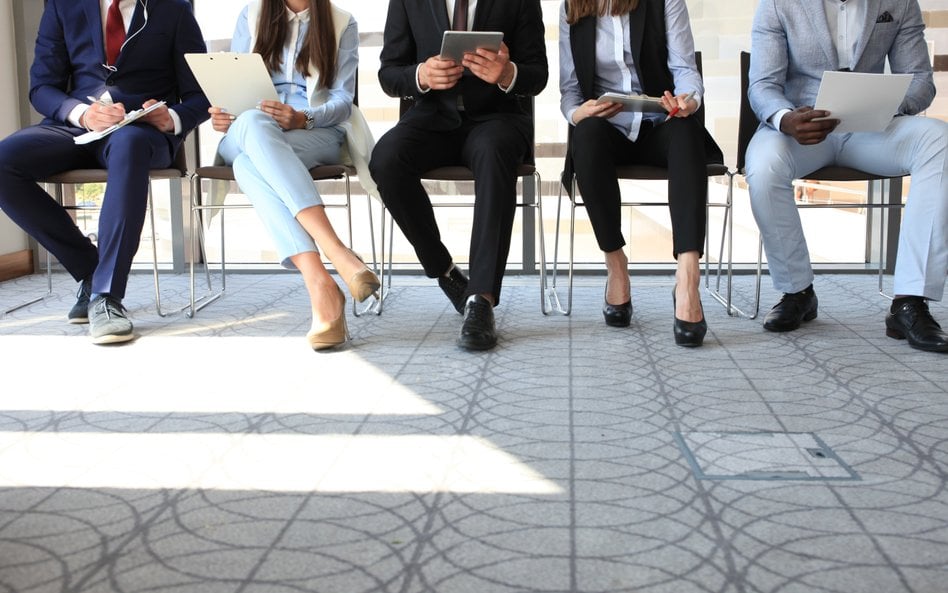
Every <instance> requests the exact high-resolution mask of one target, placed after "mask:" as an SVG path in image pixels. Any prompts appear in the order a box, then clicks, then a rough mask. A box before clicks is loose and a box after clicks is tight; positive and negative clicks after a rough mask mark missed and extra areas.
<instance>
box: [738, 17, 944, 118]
mask: <svg viewBox="0 0 948 593" xmlns="http://www.w3.org/2000/svg"><path fill="white" fill-rule="evenodd" d="M864 1H865V2H867V3H868V9H867V11H866V22H865V26H864V28H863V32H862V35H861V36H860V37H859V45H858V46H857V47H856V51H855V54H854V56H853V57H854V62H855V64H856V66H855V68H854V71H856V72H876V73H878V72H882V71H883V68H884V67H885V59H886V57H888V58H889V65H890V68H891V71H892V72H896V73H910V74H913V75H914V77H913V78H912V83H911V84H910V85H909V89H908V92H907V93H906V95H905V99H904V100H903V101H902V105H901V107H900V108H899V112H900V113H903V114H908V115H914V114H916V113H919V112H920V111H922V110H924V109H925V108H927V107H928V106H929V105H930V104H931V102H932V99H933V98H934V97H935V85H934V83H933V82H932V67H931V63H930V61H929V58H928V46H927V45H926V44H925V37H924V30H925V24H924V23H923V22H922V13H921V9H920V8H919V6H918V1H917V0H864ZM886 15H888V16H886ZM889 17H891V18H889ZM836 69H838V64H837V55H836V47H835V45H834V44H833V40H832V38H831V37H830V32H829V26H828V25H827V24H826V14H825V12H824V9H823V0H761V2H760V5H759V6H758V7H757V13H756V14H755V15H754V25H753V30H752V34H751V65H750V73H749V81H748V82H749V86H748V98H749V99H750V104H751V107H753V109H754V112H755V113H756V114H757V118H758V119H759V120H760V121H761V122H766V121H768V120H769V118H770V117H771V116H772V115H773V114H775V113H776V112H777V111H780V110H781V109H795V108H797V107H801V106H804V105H811V106H812V105H813V103H814V102H815V101H816V94H817V91H818V90H819V88H820V79H821V78H822V76H823V72H824V71H825V70H836Z"/></svg>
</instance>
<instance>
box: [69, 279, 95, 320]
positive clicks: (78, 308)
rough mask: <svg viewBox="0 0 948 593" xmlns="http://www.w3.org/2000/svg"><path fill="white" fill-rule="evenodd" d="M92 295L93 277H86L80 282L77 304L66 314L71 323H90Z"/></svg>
mask: <svg viewBox="0 0 948 593" xmlns="http://www.w3.org/2000/svg"><path fill="white" fill-rule="evenodd" d="M91 296H92V278H86V279H85V280H83V281H82V282H80V283H79V291H78V292H76V304H75V305H73V306H72V309H70V310H69V313H68V314H67V315H66V319H67V320H69V323H89V297H91Z"/></svg>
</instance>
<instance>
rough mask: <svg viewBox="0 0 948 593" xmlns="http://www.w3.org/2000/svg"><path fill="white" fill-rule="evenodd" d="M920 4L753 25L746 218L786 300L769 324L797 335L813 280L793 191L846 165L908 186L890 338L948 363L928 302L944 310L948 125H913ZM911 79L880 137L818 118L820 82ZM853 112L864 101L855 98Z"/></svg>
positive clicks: (811, 303)
mask: <svg viewBox="0 0 948 593" xmlns="http://www.w3.org/2000/svg"><path fill="white" fill-rule="evenodd" d="M924 31H925V24H924V22H923V21H922V14H921V10H920V8H919V5H918V2H917V1H916V0H859V1H852V0H850V2H848V3H847V2H845V0H821V1H815V0H814V1H809V2H800V1H799V0H764V1H762V2H761V3H760V5H759V6H758V9H757V13H756V15H755V17H754V25H753V31H752V37H751V54H752V58H751V65H750V72H749V86H748V99H749V100H750V104H751V106H752V107H753V109H754V112H755V113H756V114H757V118H758V119H759V120H760V121H761V122H763V123H761V125H760V128H759V129H758V130H757V133H756V134H755V135H754V138H753V140H752V141H751V143H750V145H749V146H748V148H747V181H748V186H749V188H750V198H751V206H752V208H753V211H754V217H755V218H756V220H757V225H758V226H759V227H760V231H761V235H762V236H763V239H764V247H765V248H766V250H767V261H768V265H769V268H770V274H771V277H772V278H773V282H774V287H775V288H776V289H777V290H779V291H781V292H783V293H784V294H783V298H781V300H780V302H779V303H777V305H776V306H775V307H774V308H773V309H772V310H771V311H770V313H769V314H768V315H767V318H766V319H765V320H764V328H765V329H767V330H769V331H777V332H782V331H792V330H795V329H797V328H798V327H800V324H801V323H803V322H805V321H810V320H812V319H815V318H816V316H817V298H816V293H815V291H814V290H813V268H812V266H811V265H810V255H809V252H808V251H807V247H806V239H805V237H804V236H803V227H802V225H801V223H800V214H799V213H798V211H797V208H796V204H795V203H794V197H793V188H792V186H791V183H792V181H793V180H794V179H797V178H800V177H803V176H805V175H806V174H807V173H811V172H813V171H815V170H817V169H819V168H821V167H824V166H828V165H841V166H844V167H852V168H854V169H859V170H862V171H866V172H868V173H873V174H875V175H881V176H886V177H893V176H899V175H911V176H912V186H911V190H910V191H909V195H908V201H907V203H906V208H905V216H904V219H903V222H902V231H901V234H900V236H899V247H898V261H897V262H896V266H895V280H894V290H895V296H896V298H895V299H894V300H893V302H892V307H891V309H890V312H889V315H888V316H887V317H886V320H885V325H886V335H888V336H889V337H892V338H897V339H907V340H908V343H909V345H910V346H912V347H913V348H917V349H920V350H928V351H934V352H948V334H946V333H945V332H944V331H942V329H941V327H940V326H939V325H938V323H937V322H936V321H935V320H934V319H933V318H932V315H931V313H930V312H929V309H928V304H927V301H928V300H936V301H937V300H941V298H942V295H943V293H944V290H945V275H946V272H948V124H946V123H945V122H942V121H939V120H935V119H929V118H925V117H913V116H915V115H917V114H918V113H920V112H921V111H922V110H924V109H925V108H927V107H928V105H930V104H931V102H932V99H933V98H934V96H935V86H934V84H933V83H932V67H931V63H930V61H929V57H928V46H927V44H926V43H925V36H924ZM887 60H888V63H889V66H890V69H891V71H892V72H894V73H906V74H911V75H912V81H911V83H910V85H909V88H908V91H907V93H906V94H905V98H904V99H903V100H902V104H901V106H900V107H899V109H898V113H896V114H892V115H894V116H896V117H893V118H892V120H891V121H890V122H889V124H888V125H887V126H886V128H885V129H884V130H882V131H879V132H852V133H839V132H835V133H834V132H833V130H834V128H835V127H836V125H837V124H838V122H839V120H836V119H833V118H832V115H833V114H831V113H828V112H827V111H824V110H817V109H813V107H812V106H813V104H814V102H815V100H816V95H817V91H818V90H819V87H820V80H821V79H822V76H823V73H824V72H825V71H827V70H851V71H853V72H870V73H882V72H883V70H884V67H885V63H886V61H887ZM853 99H854V100H856V101H858V100H859V97H854V98H853Z"/></svg>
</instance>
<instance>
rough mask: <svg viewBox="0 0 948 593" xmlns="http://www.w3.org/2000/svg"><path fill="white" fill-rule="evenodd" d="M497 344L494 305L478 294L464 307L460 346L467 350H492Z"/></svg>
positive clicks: (459, 337) (459, 338) (459, 339)
mask: <svg viewBox="0 0 948 593" xmlns="http://www.w3.org/2000/svg"><path fill="white" fill-rule="evenodd" d="M496 345H497V330H495V329H494V306H493V305H491V304H490V301H488V300H487V299H485V298H484V297H482V296H480V295H477V296H475V297H474V298H473V299H472V300H470V301H469V302H468V303H467V306H466V307H465V309H464V322H463V323H462V324H461V335H460V336H458V346H460V347H461V348H463V349H465V350H490V349H491V348H493V347H494V346H496Z"/></svg>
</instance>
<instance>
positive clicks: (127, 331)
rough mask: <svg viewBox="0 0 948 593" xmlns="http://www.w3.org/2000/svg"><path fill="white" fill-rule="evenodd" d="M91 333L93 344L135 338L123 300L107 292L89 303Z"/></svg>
mask: <svg viewBox="0 0 948 593" xmlns="http://www.w3.org/2000/svg"><path fill="white" fill-rule="evenodd" d="M89 335H90V336H92V343H93V344H118V343H120V342H128V341H129V340H132V339H134V338H135V334H133V333H132V322H131V321H129V319H128V315H126V313H125V307H123V306H122V301H120V300H118V299H116V298H113V297H111V296H109V295H107V294H106V295H99V296H97V297H95V299H94V300H93V301H92V302H91V303H89Z"/></svg>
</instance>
